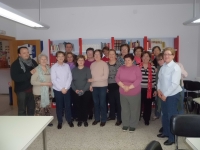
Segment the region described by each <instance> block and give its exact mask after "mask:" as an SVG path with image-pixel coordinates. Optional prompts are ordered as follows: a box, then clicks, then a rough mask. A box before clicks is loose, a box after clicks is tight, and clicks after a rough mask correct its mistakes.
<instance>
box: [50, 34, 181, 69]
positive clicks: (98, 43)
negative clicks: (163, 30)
mask: <svg viewBox="0 0 200 150" xmlns="http://www.w3.org/2000/svg"><path fill="white" fill-rule="evenodd" d="M64 42H70V43H72V44H73V46H74V49H73V53H74V54H76V55H78V54H83V55H86V49H87V48H89V47H92V48H94V49H102V48H103V47H104V46H107V47H109V48H112V49H115V50H116V51H117V53H120V45H121V44H124V43H127V44H129V46H130V53H133V50H134V47H136V46H142V47H143V48H144V50H148V51H150V52H151V51H152V48H153V47H154V46H160V47H161V49H162V50H163V49H164V48H165V47H173V48H175V50H176V56H175V61H177V62H178V61H179V36H177V37H161V38H148V37H147V36H144V37H143V38H115V37H111V38H108V39H106V38H105V39H83V38H78V39H74V40H53V41H52V40H50V39H49V41H48V43H49V60H50V65H51V66H52V65H53V64H54V63H55V62H56V57H55V53H56V52H57V51H58V50H61V51H65V48H64V45H63V43H64ZM152 58H154V56H153V54H152Z"/></svg>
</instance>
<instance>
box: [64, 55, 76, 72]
mask: <svg viewBox="0 0 200 150" xmlns="http://www.w3.org/2000/svg"><path fill="white" fill-rule="evenodd" d="M65 62H66V63H67V64H68V65H69V67H70V70H72V69H74V68H75V67H76V62H75V60H74V55H73V53H72V52H67V53H66V55H65Z"/></svg>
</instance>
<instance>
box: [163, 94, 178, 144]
mask: <svg viewBox="0 0 200 150" xmlns="http://www.w3.org/2000/svg"><path fill="white" fill-rule="evenodd" d="M180 94H181V92H179V93H177V94H176V95H173V96H168V97H167V99H166V101H165V102H164V101H162V102H161V108H162V114H163V115H162V125H163V135H166V136H168V140H169V141H170V142H175V140H174V135H173V134H172V133H171V130H170V118H171V117H172V116H173V115H177V114H178V110H177V107H178V101H179V99H180Z"/></svg>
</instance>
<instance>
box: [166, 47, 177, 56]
mask: <svg viewBox="0 0 200 150" xmlns="http://www.w3.org/2000/svg"><path fill="white" fill-rule="evenodd" d="M166 51H170V52H171V53H172V55H173V56H175V54H176V51H175V50H174V48H172V47H166V48H165V49H164V50H163V54H164V53H165V52H166Z"/></svg>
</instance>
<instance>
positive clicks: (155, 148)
mask: <svg viewBox="0 0 200 150" xmlns="http://www.w3.org/2000/svg"><path fill="white" fill-rule="evenodd" d="M145 150H163V149H162V146H161V145H160V143H159V142H158V141H151V142H150V143H149V144H148V145H147V147H146V148H145Z"/></svg>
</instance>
